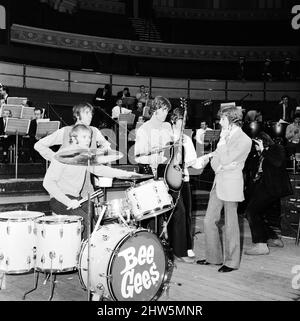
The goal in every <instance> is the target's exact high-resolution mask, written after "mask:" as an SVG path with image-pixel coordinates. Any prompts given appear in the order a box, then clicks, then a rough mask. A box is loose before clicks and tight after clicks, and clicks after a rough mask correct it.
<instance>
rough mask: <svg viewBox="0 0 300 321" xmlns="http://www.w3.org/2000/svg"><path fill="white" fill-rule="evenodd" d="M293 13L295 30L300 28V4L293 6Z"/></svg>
mask: <svg viewBox="0 0 300 321" xmlns="http://www.w3.org/2000/svg"><path fill="white" fill-rule="evenodd" d="M292 14H293V15H294V16H293V18H292V21H291V24H292V28H293V29H294V30H299V29H300V4H298V5H295V6H293V8H292Z"/></svg>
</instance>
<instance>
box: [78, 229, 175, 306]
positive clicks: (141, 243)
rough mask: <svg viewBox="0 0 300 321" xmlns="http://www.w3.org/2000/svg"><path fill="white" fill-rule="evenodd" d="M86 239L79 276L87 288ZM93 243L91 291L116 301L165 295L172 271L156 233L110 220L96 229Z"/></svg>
mask: <svg viewBox="0 0 300 321" xmlns="http://www.w3.org/2000/svg"><path fill="white" fill-rule="evenodd" d="M86 242H87V241H86ZM86 242H85V244H83V247H82V250H81V254H80V257H79V276H80V281H81V284H82V285H83V286H84V287H85V288H86V287H87V243H86ZM90 243H91V249H90V289H91V291H93V292H96V293H99V294H101V295H104V296H108V297H110V298H111V299H113V300H115V301H151V300H155V299H157V298H158V297H159V296H160V295H161V293H162V290H163V288H164V284H165V282H166V281H167V279H168V275H169V273H170V272H169V271H168V259H167V255H166V252H165V249H164V246H163V245H162V243H161V242H160V240H159V238H158V237H157V236H156V235H155V234H153V233H151V232H148V231H147V230H145V229H141V228H138V229H137V228H135V227H132V226H122V225H120V224H109V225H103V226H102V227H101V228H100V229H99V230H97V231H95V232H93V233H92V235H91V239H90Z"/></svg>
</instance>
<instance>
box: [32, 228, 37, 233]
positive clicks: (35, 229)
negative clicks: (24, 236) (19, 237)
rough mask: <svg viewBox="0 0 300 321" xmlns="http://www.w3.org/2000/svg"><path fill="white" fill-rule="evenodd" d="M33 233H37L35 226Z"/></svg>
mask: <svg viewBox="0 0 300 321" xmlns="http://www.w3.org/2000/svg"><path fill="white" fill-rule="evenodd" d="M33 234H34V235H36V234H37V228H36V227H34V228H33Z"/></svg>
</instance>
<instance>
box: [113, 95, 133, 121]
mask: <svg viewBox="0 0 300 321" xmlns="http://www.w3.org/2000/svg"><path fill="white" fill-rule="evenodd" d="M122 105H123V103H122V99H118V100H117V105H116V106H115V107H114V108H113V109H112V111H111V117H112V118H113V119H115V120H118V118H119V115H120V114H130V113H131V112H132V110H131V109H128V108H125V107H122Z"/></svg>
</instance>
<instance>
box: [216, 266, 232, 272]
mask: <svg viewBox="0 0 300 321" xmlns="http://www.w3.org/2000/svg"><path fill="white" fill-rule="evenodd" d="M234 270H236V269H233V268H231V267H228V266H226V265H222V266H221V267H220V268H219V270H218V272H223V273H225V272H231V271H234Z"/></svg>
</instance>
